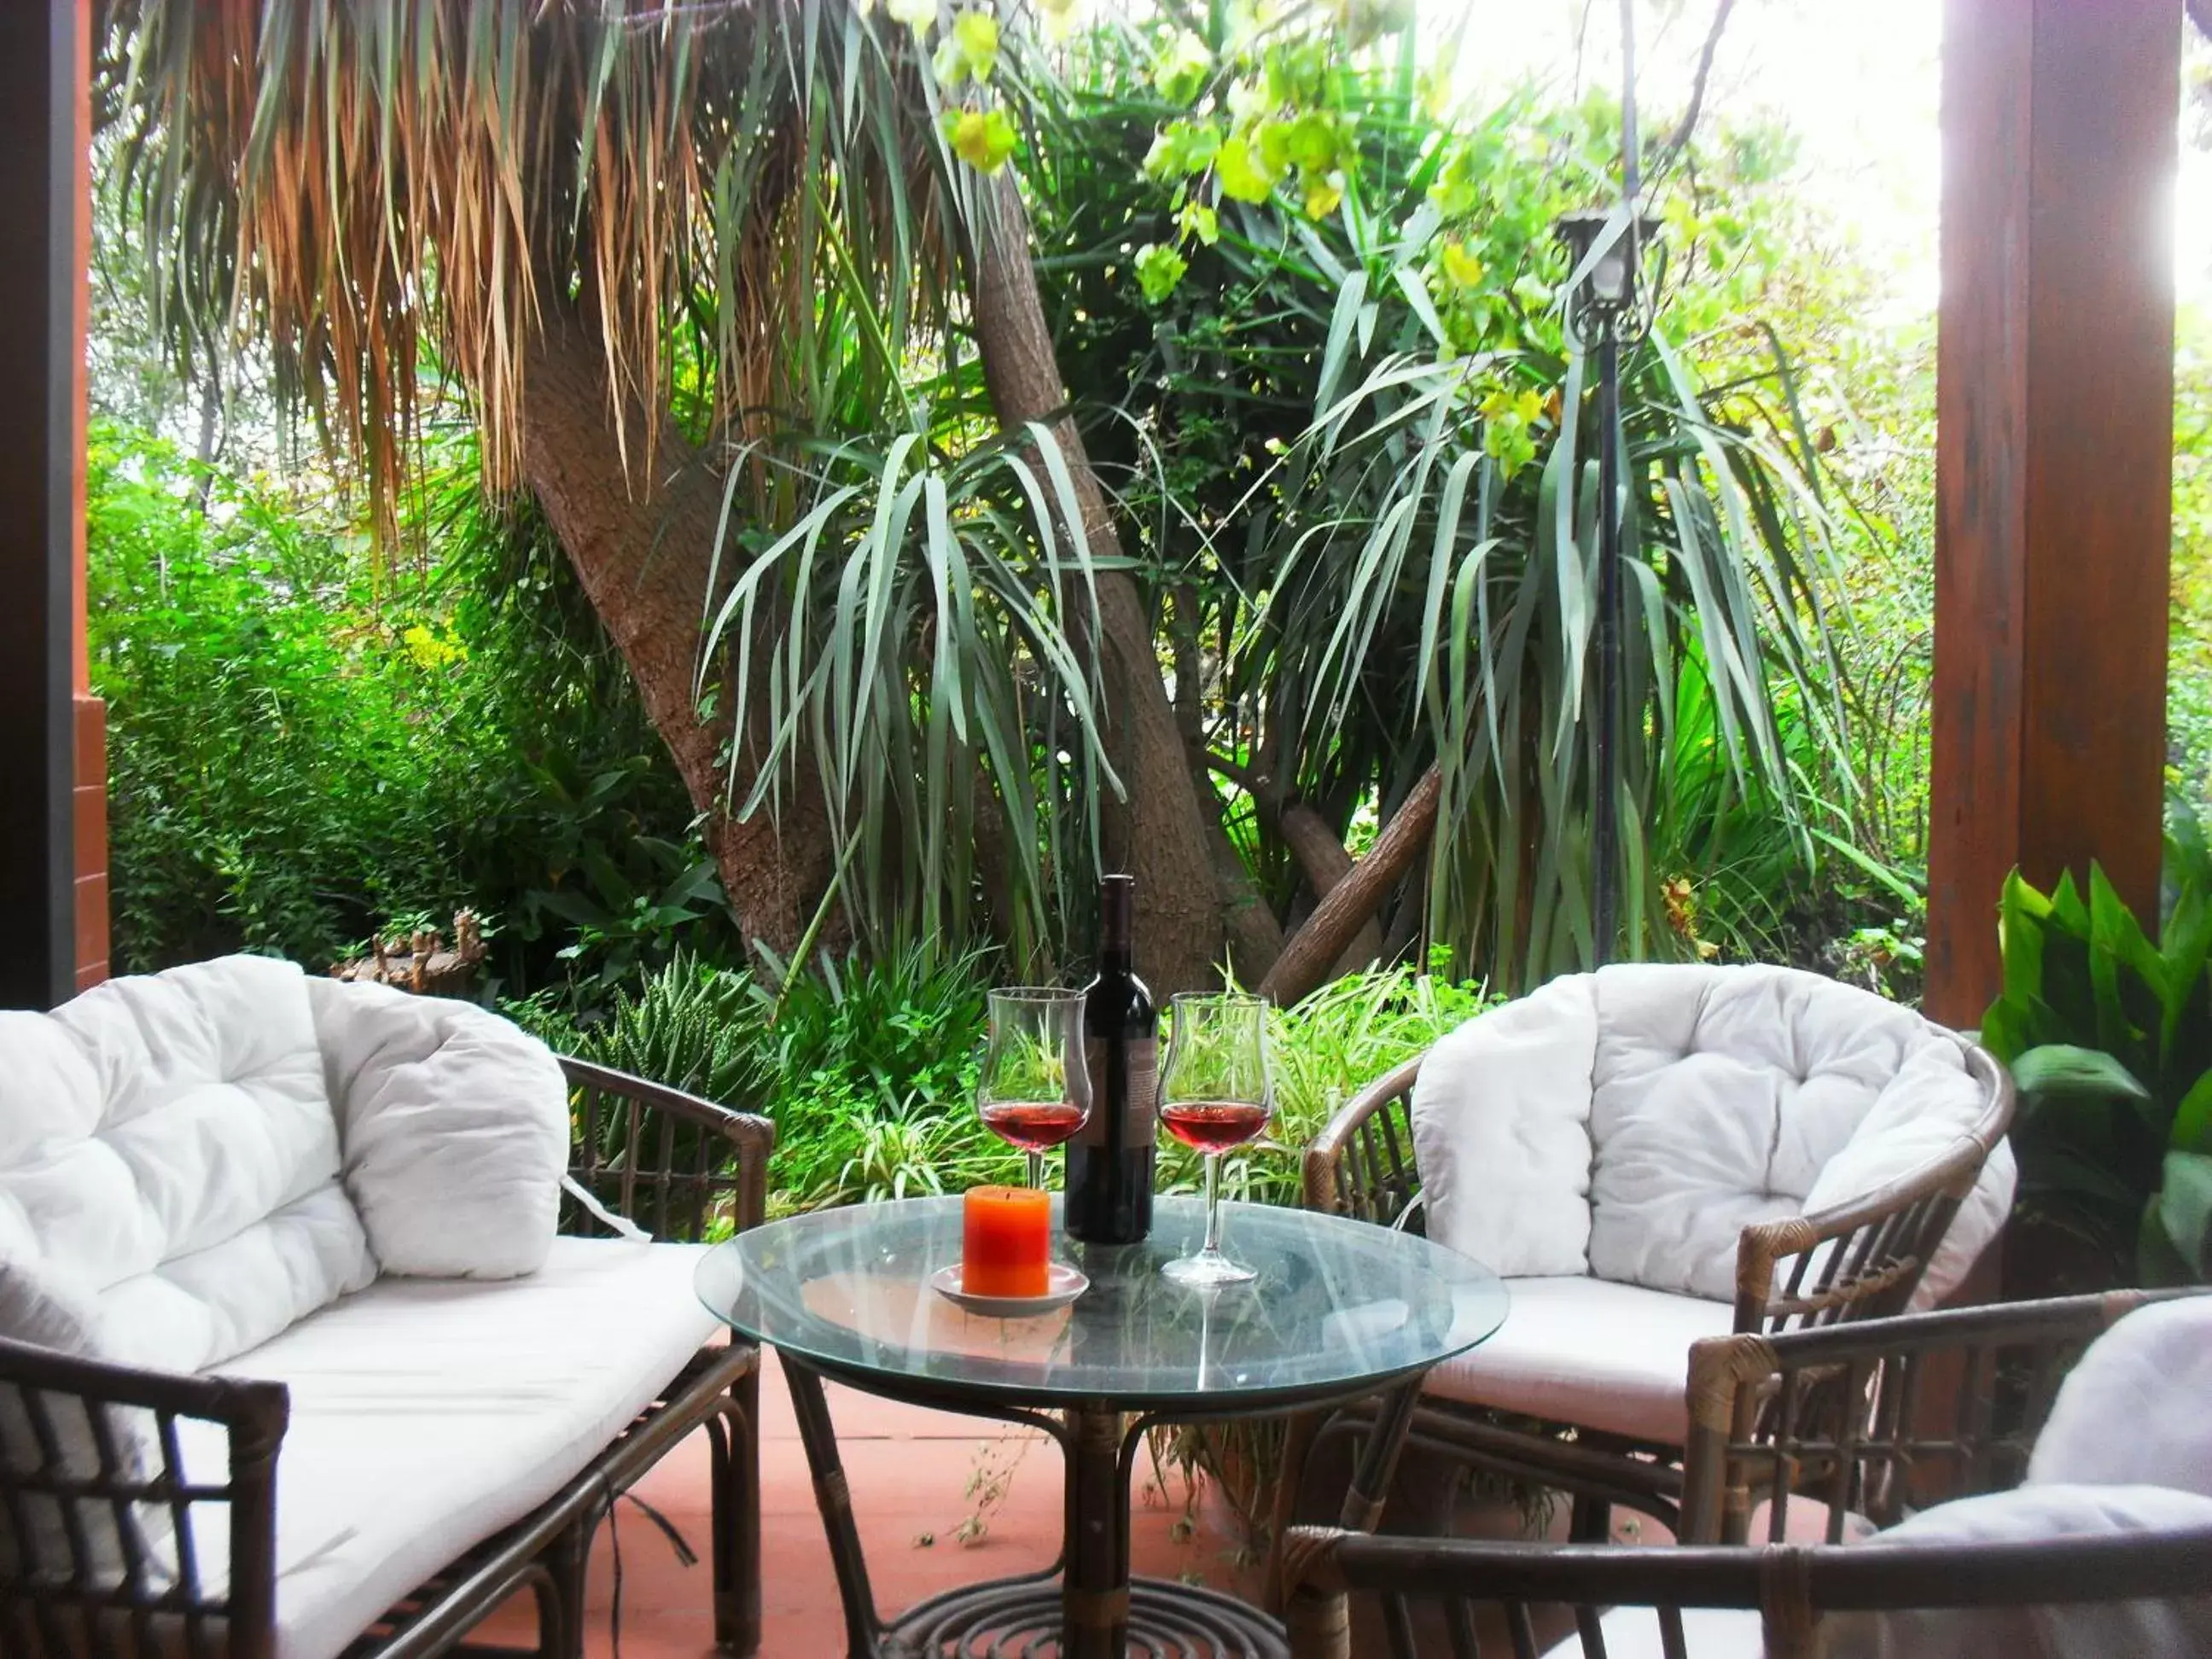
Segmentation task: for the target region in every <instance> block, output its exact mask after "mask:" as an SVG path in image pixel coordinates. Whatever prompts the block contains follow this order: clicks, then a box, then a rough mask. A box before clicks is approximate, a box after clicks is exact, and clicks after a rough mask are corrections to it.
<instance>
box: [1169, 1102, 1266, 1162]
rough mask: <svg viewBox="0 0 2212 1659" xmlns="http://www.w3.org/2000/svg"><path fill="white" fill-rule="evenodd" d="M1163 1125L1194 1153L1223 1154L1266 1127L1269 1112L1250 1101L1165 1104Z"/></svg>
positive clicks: (1241, 1144)
mask: <svg viewBox="0 0 2212 1659" xmlns="http://www.w3.org/2000/svg"><path fill="white" fill-rule="evenodd" d="M1160 1121H1161V1122H1163V1123H1164V1124H1166V1125H1167V1126H1168V1133H1170V1134H1171V1135H1173V1136H1174V1137H1175V1138H1176V1139H1177V1140H1180V1141H1181V1142H1182V1144H1183V1145H1184V1146H1188V1147H1189V1148H1190V1149H1191V1150H1192V1151H1193V1152H1227V1151H1228V1150H1229V1149H1230V1148H1231V1146H1243V1144H1244V1143H1245V1142H1246V1141H1248V1140H1249V1139H1252V1137H1253V1136H1255V1135H1256V1134H1258V1133H1260V1131H1261V1130H1262V1129H1264V1128H1266V1127H1267V1108H1266V1107H1265V1106H1262V1105H1261V1104H1260V1103H1258V1102H1256V1101H1249V1100H1171V1101H1163V1102H1162V1103H1160Z"/></svg>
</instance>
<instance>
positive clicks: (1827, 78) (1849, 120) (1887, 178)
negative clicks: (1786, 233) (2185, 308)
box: [1430, 0, 2212, 320]
mask: <svg viewBox="0 0 2212 1659" xmlns="http://www.w3.org/2000/svg"><path fill="white" fill-rule="evenodd" d="M2175 12H2176V15H2175V26H2176V27H2182V24H2181V20H2180V16H2179V7H2176V8H2175ZM1463 14H1464V15H1465V17H1466V19H1467V28H1466V33H1465V35H1464V36H1463V37H1462V45H1461V48H1460V57H1459V69H1458V79H1459V82H1460V84H1461V85H1462V88H1465V89H1466V90H1468V91H1469V92H1471V93H1474V94H1481V93H1484V92H1494V91H1495V90H1497V89H1498V88H1502V87H1504V86H1505V85H1507V84H1509V83H1510V82H1513V81H1515V80H1516V79H1517V78H1519V77H1520V76H1523V75H1526V74H1529V73H1534V74H1535V75H1537V76H1541V77H1542V78H1543V79H1544V80H1545V81H1546V82H1548V83H1549V84H1552V85H1555V86H1558V87H1560V88H1575V87H1577V86H1578V85H1579V86H1589V85H1592V84H1596V85H1601V86H1603V87H1605V88H1607V89H1613V88H1618V86H1619V85H1620V68H1619V64H1620V51H1619V43H1620V23H1619V16H1620V13H1619V8H1618V5H1617V3H1616V0H1463ZM1430 15H1431V18H1432V19H1433V21H1435V23H1436V24H1437V26H1439V27H1449V20H1450V19H1451V18H1452V17H1453V16H1454V15H1455V14H1454V9H1453V7H1452V5H1451V4H1450V0H1442V3H1437V4H1435V5H1434V6H1432V7H1431V11H1430ZM1712 16H1713V0H1638V7H1637V27H1638V40H1637V52H1638V76H1637V84H1638V104H1639V106H1640V108H1641V110H1642V112H1643V117H1644V122H1645V125H1646V127H1647V129H1656V130H1658V131H1662V132H1663V131H1665V130H1666V128H1667V127H1668V125H1671V124H1672V123H1673V122H1674V119H1675V118H1677V117H1678V115H1679V114H1680V111H1681V110H1682V108H1683V106H1685V104H1686V102H1687V100H1688V98H1689V93H1690V86H1691V82H1692V75H1693V72H1694V70H1695V66H1696V64H1697V60H1698V55H1699V48H1700V47H1701V46H1703V45H1704V43H1705V32H1706V30H1707V29H1708V27H1710V26H1711V21H1712ZM1942 21H1943V6H1942V0H1849V3H1842V0H1737V4H1736V6H1735V11H1734V13H1733V15H1731V17H1730V19H1729V25H1728V28H1727V31H1726V33H1724V34H1723V38H1722V42H1721V46H1720V50H1719V52H1718V53H1717V57H1716V58H1715V60H1714V66H1713V72H1712V79H1711V85H1710V86H1709V87H1708V88H1707V91H1706V96H1705V119H1707V120H1711V119H1712V118H1713V117H1714V115H1715V113H1716V112H1719V113H1720V115H1721V116H1722V117H1723V118H1726V117H1728V116H1738V117H1741V116H1743V115H1747V114H1749V113H1752V112H1762V111H1763V112H1769V113H1772V114H1777V115H1779V116H1781V117H1783V118H1785V119H1786V120H1787V121H1788V123H1789V125H1790V127H1791V129H1792V130H1793V131H1796V134H1797V135H1798V137H1799V138H1800V140H1801V142H1802V150H1801V152H1800V155H1799V174H1800V176H1801V178H1802V180H1803V188H1804V189H1805V190H1806V191H1808V192H1811V193H1812V194H1813V195H1814V197H1815V198H1816V199H1825V200H1826V203H1827V204H1828V205H1829V206H1830V208H1831V210H1832V213H1833V215H1834V216H1835V219H1836V221H1837V222H1838V224H1839V225H1841V226H1844V227H1845V228H1848V229H1849V230H1850V232H1851V233H1852V234H1854V235H1855V236H1856V237H1857V240H1859V241H1860V243H1861V245H1862V246H1863V249H1864V251H1865V252H1866V254H1867V256H1868V257H1869V258H1870V259H1871V260H1872V261H1873V262H1874V264H1875V265H1876V266H1877V268H1887V269H1888V270H1891V271H1892V272H1893V276H1894V282H1895V286H1894V288H1893V303H1894V305H1895V306H1896V307H1897V309H1898V312H1899V317H1900V320H1901V319H1904V318H1907V317H1917V316H1925V315H1927V314H1928V313H1929V312H1931V311H1933V309H1934V308H1935V303H1936V207H1937V200H1938V196H1939V193H1940V191H1941V188H1942V149H1941V145H1940V142H1939V138H1938V131H1937V110H1938V106H1939V101H1940V88H1941V82H1940V76H1939V57H1940V52H1941V49H1942ZM1578 37H1579V38H1578ZM2190 52H2191V56H2192V57H2193V58H2196V59H2197V60H2198V61H2200V62H2201V61H2202V60H2203V59H2204V58H2206V57H2207V56H2208V55H2212V49H2208V48H2207V46H2206V45H2205V43H2204V42H2203V41H2202V40H2191V43H2190ZM2176 95H2177V98H2178V96H2179V92H2178V89H2177V94H2176ZM2186 131H2187V130H2186V128H2185V135H2186ZM2175 231H2176V237H2175V241H2176V246H2175V257H2174V270H2175V278H2176V283H2177V285H2178V288H2179V294H2180V295H2181V298H2182V299H2183V300H2184V301H2185V302H2188V301H2193V302H2196V303H2198V304H2203V303H2207V302H2212V154H2208V153H2207V151H2206V150H2205V149H2203V147H2201V146H2197V145H2192V144H2191V143H2188V142H2187V140H2186V136H2185V142H2184V143H2183V146H2182V163H2181V173H2180V177H2179V179H2178V180H2177V201H2176V213H2175Z"/></svg>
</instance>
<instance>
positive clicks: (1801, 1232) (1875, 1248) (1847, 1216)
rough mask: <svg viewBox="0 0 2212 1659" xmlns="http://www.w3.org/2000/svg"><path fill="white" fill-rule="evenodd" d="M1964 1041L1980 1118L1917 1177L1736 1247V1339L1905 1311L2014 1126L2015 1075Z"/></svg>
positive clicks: (1753, 1232) (1760, 1230)
mask: <svg viewBox="0 0 2212 1659" xmlns="http://www.w3.org/2000/svg"><path fill="white" fill-rule="evenodd" d="M1958 1041H1959V1043H1960V1047H1961V1048H1963V1049H1964V1050H1965V1051H1966V1070H1967V1072H1968V1073H1970V1074H1971V1075H1972V1076H1973V1077H1974V1079H1976V1080H1977V1081H1978V1082H1979V1083H1980V1084H1981V1085H1982V1089H1983V1102H1984V1104H1983V1111H1982V1115H1981V1117H1980V1119H1979V1120H1978V1121H1977V1122H1976V1123H1975V1124H1974V1126H1973V1127H1972V1128H1971V1129H1969V1130H1967V1131H1966V1133H1963V1134H1961V1135H1960V1137H1959V1138H1958V1139H1956V1140H1955V1141H1954V1142H1953V1143H1952V1144H1951V1145H1950V1146H1948V1147H1946V1148H1945V1149H1944V1150H1943V1152H1942V1153H1940V1154H1939V1155H1937V1156H1936V1157H1935V1158H1930V1159H1929V1161H1928V1162H1927V1163H1925V1164H1922V1165H1921V1166H1920V1167H1919V1168H1918V1169H1917V1170H1911V1171H1909V1172H1908V1173H1906V1174H1905V1175H1902V1176H1898V1177H1897V1178H1896V1179H1895V1180H1893V1181H1890V1182H1886V1183H1885V1184H1884V1185H1882V1186H1881V1187H1878V1188H1875V1190H1874V1191H1873V1192H1870V1193H1868V1194H1865V1195H1864V1196H1863V1197H1861V1198H1857V1199H1854V1200H1851V1201H1850V1202H1849V1203H1847V1204H1838V1205H1832V1206H1829V1207H1828V1208H1826V1209H1825V1210H1815V1211H1813V1212H1809V1213H1808V1214H1805V1215H1802V1216H1792V1217H1789V1218H1784V1219H1783V1220H1779V1221H1768V1222H1761V1223H1759V1224H1757V1225H1753V1226H1749V1227H1747V1228H1745V1229H1744V1230H1743V1233H1742V1236H1741V1238H1740V1239H1739V1240H1738V1242H1737V1247H1736V1291H1735V1328H1736V1329H1737V1330H1739V1331H1757V1330H1765V1331H1772V1332H1780V1331H1784V1330H1790V1329H1792V1328H1802V1327H1805V1326H1808V1325H1815V1324H1829V1323H1833V1322H1841V1321H1846V1320H1855V1319H1881V1318H1884V1317H1887V1316H1890V1315H1893V1314H1899V1313H1903V1312H1904V1311H1905V1308H1906V1306H1907V1305H1908V1304H1910V1303H1911V1300H1912V1293H1913V1292H1914V1291H1916V1290H1917V1289H1918V1288H1919V1285H1920V1281H1921V1279H1922V1277H1923V1275H1924V1274H1925V1273H1927V1271H1928V1264H1929V1262H1930V1261H1933V1260H1934V1259H1935V1256H1936V1250H1937V1249H1938V1248H1939V1247H1940V1246H1941V1245H1942V1243H1943V1236H1944V1234H1945V1233H1946V1232H1948V1231H1950V1226H1951V1222H1952V1218H1954V1216H1956V1215H1957V1214H1958V1212H1959V1206H1960V1203H1962V1202H1963V1201H1964V1200H1965V1199H1966V1195H1967V1194H1969V1193H1971V1192H1972V1190H1973V1189H1974V1183H1975V1182H1976V1181H1978V1179H1979V1178H1980V1176H1981V1173H1982V1166H1983V1164H1985V1163H1986V1162H1988V1159H1989V1155H1990V1151H1991V1150H1992V1149H1993V1148H1994V1147H1995V1146H1996V1144H1997V1142H1998V1141H2000V1140H2002V1139H2003V1138H2004V1133H2005V1131H2006V1129H2007V1128H2008V1127H2010V1125H2011V1122H2012V1115H2013V1103H2014V1095H2013V1085H2012V1076H2011V1074H2010V1073H2008V1072H2007V1071H2006V1070H2005V1068H2004V1067H2003V1066H2002V1065H2000V1064H1998V1062H1997V1060H1996V1058H1995V1056H1993V1055H1992V1054H1990V1052H1989V1051H1988V1050H1987V1049H1985V1048H1981V1047H1980V1046H1979V1045H1978V1044H1975V1043H1972V1042H1966V1040H1965V1039H1964V1038H1960V1039H1958ZM1785 1263H1786V1264H1787V1271H1786V1273H1784V1277H1783V1279H1782V1281H1781V1282H1780V1284H1777V1283H1776V1273H1777V1270H1778V1268H1782V1267H1784V1264H1785Z"/></svg>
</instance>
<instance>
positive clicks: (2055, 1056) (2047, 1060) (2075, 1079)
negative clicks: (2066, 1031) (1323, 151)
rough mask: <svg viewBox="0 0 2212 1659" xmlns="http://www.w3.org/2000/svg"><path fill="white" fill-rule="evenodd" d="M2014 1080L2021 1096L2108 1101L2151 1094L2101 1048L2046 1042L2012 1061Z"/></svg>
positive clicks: (2146, 1098) (2125, 1068)
mask: <svg viewBox="0 0 2212 1659" xmlns="http://www.w3.org/2000/svg"><path fill="white" fill-rule="evenodd" d="M2012 1076H2013V1081H2014V1083H2015V1084H2016V1085H2018V1086H2019V1088H2020V1091H2021V1093H2023V1094H2035V1095H2046V1094H2047V1095H2087V1096H2092V1097H2096V1098H2099V1099H2106V1100H2148V1099H2149V1098H2150V1091H2149V1090H2148V1089H2146V1088H2145V1087H2143V1085H2142V1083H2141V1082H2139V1081H2138V1080H2137V1079H2136V1076H2135V1073H2132V1072H2130V1071H2129V1070H2128V1068H2127V1067H2126V1066H2123V1065H2121V1064H2120V1062H2119V1061H2118V1060H2115V1059H2113V1058H2112V1055H2110V1054H2106V1053H2105V1052H2104V1051H2103V1050H2102V1049H2100V1048H2079V1047H2076V1046H2075V1045H2074V1044H2072V1043H2066V1042H2051V1043H2045V1045H2044V1046H2043V1047H2041V1048H2031V1049H2029V1050H2028V1051H2027V1053H2026V1054H2022V1055H2021V1057H2020V1058H2019V1059H2018V1060H2014V1061H2013V1062H2012Z"/></svg>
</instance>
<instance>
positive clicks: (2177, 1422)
mask: <svg viewBox="0 0 2212 1659" xmlns="http://www.w3.org/2000/svg"><path fill="white" fill-rule="evenodd" d="M2208 1402H2212V1295H2203V1296H2187V1297H2177V1298H2175V1299H2174V1300H2172V1301H2171V1302H2154V1303H2152V1304H2150V1305H2149V1306H2148V1307H2143V1308H2138V1309H2136V1310H2135V1311H2134V1312H2133V1313H2131V1314H2130V1315H2128V1316H2127V1317H2125V1318H2124V1319H2122V1320H2121V1321H2119V1322H2118V1323H2117V1324H2115V1325H2114V1326H2113V1327H2112V1329H2111V1330H2109V1331H2106V1333H2105V1334H2104V1335H2102V1336H2100V1337H2099V1338H2098V1339H2097V1340H2095V1341H2094V1342H2093V1343H2091V1344H2090V1345H2089V1351H2088V1352H2087V1353H2085V1354H2083V1355H2082V1356H2081V1361H2080V1363H2079V1364H2076V1365H2075V1367H2074V1369H2073V1370H2071V1371H2070V1372H2069V1373H2068V1374H2067V1377H2066V1381H2065V1383H2064V1384H2063V1386H2062V1387H2061V1388H2060V1389H2059V1390H2058V1398H2057V1400H2056V1401H2053V1402H2052V1403H2051V1416H2050V1419H2049V1420H2048V1421H2046V1422H2045V1424H2044V1425H2043V1432H2042V1433H2041V1434H2039V1435H2038V1436H2037V1437H2036V1441H2035V1451H2034V1454H2033V1456H2031V1457H2030V1458H2029V1460H2028V1465H2027V1480H2028V1484H2029V1485H2031V1486H2039V1485H2045V1484H2050V1483H2054V1482H2056V1483H2073V1484H2089V1485H2108V1486H2138V1485H2152V1486H2172V1487H2177V1488H2179V1489H2180V1490H2182V1491H2184V1492H2195V1493H2197V1494H2198V1495H2199V1496H2201V1497H2204V1498H2212V1411H2208V1410H2207V1404H2208Z"/></svg>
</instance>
